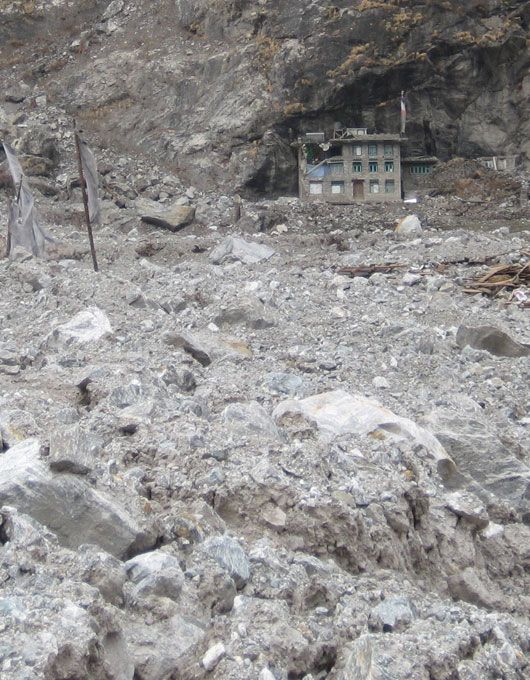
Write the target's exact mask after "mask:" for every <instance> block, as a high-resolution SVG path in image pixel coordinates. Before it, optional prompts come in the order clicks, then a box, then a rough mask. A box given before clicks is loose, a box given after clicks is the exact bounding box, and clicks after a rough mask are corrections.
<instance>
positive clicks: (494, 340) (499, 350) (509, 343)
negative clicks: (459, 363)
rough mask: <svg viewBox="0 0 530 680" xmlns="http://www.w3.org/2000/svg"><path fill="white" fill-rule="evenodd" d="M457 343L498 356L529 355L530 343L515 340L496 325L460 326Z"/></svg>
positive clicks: (460, 345)
mask: <svg viewBox="0 0 530 680" xmlns="http://www.w3.org/2000/svg"><path fill="white" fill-rule="evenodd" d="M456 344H457V345H458V346H459V347H461V348H463V347H467V346H469V347H472V348H473V349H481V350H484V351H486V352H489V353H490V354H493V355H495V356H496V357H512V358H517V357H528V356H530V345H526V344H522V343H520V342H517V341H516V340H513V339H512V338H511V337H510V336H509V335H508V334H507V333H505V332H504V331H501V330H500V329H499V328H495V326H476V327H471V326H460V327H459V328H458V331H457V333H456Z"/></svg>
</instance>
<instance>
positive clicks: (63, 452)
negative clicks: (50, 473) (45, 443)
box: [48, 425, 103, 475]
mask: <svg viewBox="0 0 530 680" xmlns="http://www.w3.org/2000/svg"><path fill="white" fill-rule="evenodd" d="M102 444H103V442H102V439H101V438H100V437H99V436H97V435H95V434H90V433H88V432H84V431H83V430H82V429H81V428H80V427H79V425H72V426H70V427H65V428H62V429H60V430H55V432H53V434H52V435H51V437H50V455H49V458H48V461H49V464H50V468H51V469H52V470H54V471H55V472H71V473H73V474H79V475H86V474H88V473H89V472H91V471H92V470H93V469H94V465H95V463H96V461H97V458H98V455H99V453H100V452H101V448H102Z"/></svg>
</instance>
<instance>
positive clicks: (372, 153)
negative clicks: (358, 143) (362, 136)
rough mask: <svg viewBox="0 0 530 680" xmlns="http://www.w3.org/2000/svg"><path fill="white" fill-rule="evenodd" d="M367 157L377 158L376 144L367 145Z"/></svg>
mask: <svg viewBox="0 0 530 680" xmlns="http://www.w3.org/2000/svg"><path fill="white" fill-rule="evenodd" d="M368 155H369V156H370V157H372V158H373V157H374V156H377V144H368Z"/></svg>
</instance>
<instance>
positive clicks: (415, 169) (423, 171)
mask: <svg viewBox="0 0 530 680" xmlns="http://www.w3.org/2000/svg"><path fill="white" fill-rule="evenodd" d="M410 172H411V174H413V175H428V174H430V173H431V172H432V166H430V165H428V164H427V163H416V164H415V165H411V166H410Z"/></svg>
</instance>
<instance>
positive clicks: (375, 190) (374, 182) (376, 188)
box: [370, 179, 379, 194]
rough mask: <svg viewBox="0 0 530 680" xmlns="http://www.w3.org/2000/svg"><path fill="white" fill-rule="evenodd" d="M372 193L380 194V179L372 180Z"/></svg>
mask: <svg viewBox="0 0 530 680" xmlns="http://www.w3.org/2000/svg"><path fill="white" fill-rule="evenodd" d="M370 193H371V194H378V193H379V180H378V179H371V180H370Z"/></svg>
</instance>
